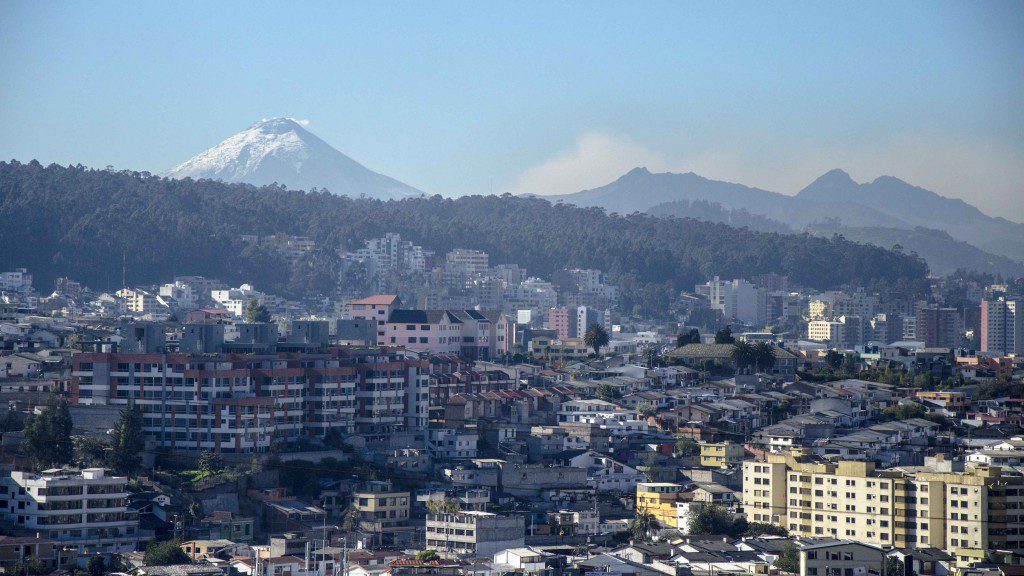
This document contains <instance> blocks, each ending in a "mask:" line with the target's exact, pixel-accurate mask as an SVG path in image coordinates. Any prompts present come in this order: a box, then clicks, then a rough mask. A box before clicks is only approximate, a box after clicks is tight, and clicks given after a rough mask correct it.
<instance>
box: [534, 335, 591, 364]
mask: <svg viewBox="0 0 1024 576" xmlns="http://www.w3.org/2000/svg"><path fill="white" fill-rule="evenodd" d="M589 351H590V350H589V348H587V345H586V343H584V342H583V338H569V339H567V340H558V339H556V338H552V337H550V336H536V337H534V338H532V339H531V340H530V354H532V355H533V356H535V357H536V358H539V359H541V360H544V361H545V362H550V363H558V362H575V361H577V360H582V359H584V358H586V357H587V354H589Z"/></svg>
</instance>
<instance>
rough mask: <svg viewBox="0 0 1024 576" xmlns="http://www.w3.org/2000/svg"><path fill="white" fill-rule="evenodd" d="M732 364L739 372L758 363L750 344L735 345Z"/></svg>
mask: <svg viewBox="0 0 1024 576" xmlns="http://www.w3.org/2000/svg"><path fill="white" fill-rule="evenodd" d="M730 356H731V358H732V363H733V364H734V365H735V366H736V371H737V372H742V371H743V370H745V369H747V368H750V367H751V366H754V365H755V364H756V362H757V358H756V356H755V355H754V347H753V346H751V345H750V343H749V342H737V343H735V344H733V348H732V353H731V354H730Z"/></svg>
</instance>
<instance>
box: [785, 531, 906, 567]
mask: <svg viewBox="0 0 1024 576" xmlns="http://www.w3.org/2000/svg"><path fill="white" fill-rule="evenodd" d="M884 563H885V551H884V550H882V548H881V547H879V546H873V545H870V544H864V543H862V542H854V541H851V540H833V541H824V542H815V543H813V544H804V545H802V546H800V576H847V575H850V576H853V575H856V576H881V574H882V573H883V564H884ZM887 576H897V575H892V574H890V575H887Z"/></svg>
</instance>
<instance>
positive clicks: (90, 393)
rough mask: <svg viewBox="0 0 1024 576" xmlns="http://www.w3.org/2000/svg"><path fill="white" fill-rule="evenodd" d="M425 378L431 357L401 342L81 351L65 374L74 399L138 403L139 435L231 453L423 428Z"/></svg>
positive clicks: (176, 445) (159, 441) (181, 446)
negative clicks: (260, 349) (331, 434)
mask: <svg viewBox="0 0 1024 576" xmlns="http://www.w3.org/2000/svg"><path fill="white" fill-rule="evenodd" d="M428 384H429V365H428V361H427V360H426V359H423V360H421V359H419V358H415V357H411V356H410V355H409V354H407V353H406V352H405V351H404V350H401V349H397V348H356V347H331V348H325V349H323V350H321V351H312V352H272V353H237V352H233V353H225V352H220V353H207V354H191V353H173V354H165V353H159V354H120V353H84V354H77V355H75V357H74V361H73V364H72V373H71V394H72V400H73V401H74V402H76V403H79V404H99V405H129V404H134V405H136V406H139V407H140V408H141V410H142V412H143V433H144V434H145V435H146V436H147V437H149V438H152V439H153V440H155V441H156V443H157V445H158V446H162V447H167V448H174V449H180V450H190V451H202V450H216V451H222V452H236V453H251V452H265V451H267V450H269V448H270V446H271V444H272V443H274V442H278V441H284V442H290V441H295V440H298V439H299V438H300V437H303V436H306V437H313V438H316V437H322V436H323V435H324V434H326V433H327V431H329V430H332V429H335V430H338V431H339V432H342V433H350V432H359V433H363V434H370V435H385V434H388V433H391V432H394V431H398V430H405V429H409V428H422V427H425V426H426V422H427V407H428V401H429V400H428V391H427V387H428Z"/></svg>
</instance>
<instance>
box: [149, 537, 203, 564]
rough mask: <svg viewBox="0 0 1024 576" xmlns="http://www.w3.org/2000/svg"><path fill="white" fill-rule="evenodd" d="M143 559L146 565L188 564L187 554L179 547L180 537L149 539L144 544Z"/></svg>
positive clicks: (189, 561)
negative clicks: (160, 539) (161, 539)
mask: <svg viewBox="0 0 1024 576" xmlns="http://www.w3.org/2000/svg"><path fill="white" fill-rule="evenodd" d="M143 560H144V561H145V562H146V565H147V566H170V565H172V564H190V563H191V560H190V559H189V557H188V555H187V554H185V552H184V551H182V549H181V539H180V538H174V539H172V540H163V541H159V540H156V539H153V540H150V541H149V543H148V544H147V545H146V553H145V554H144V555H143Z"/></svg>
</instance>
